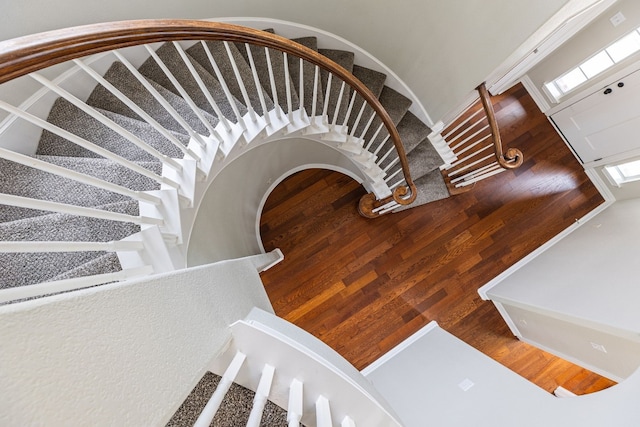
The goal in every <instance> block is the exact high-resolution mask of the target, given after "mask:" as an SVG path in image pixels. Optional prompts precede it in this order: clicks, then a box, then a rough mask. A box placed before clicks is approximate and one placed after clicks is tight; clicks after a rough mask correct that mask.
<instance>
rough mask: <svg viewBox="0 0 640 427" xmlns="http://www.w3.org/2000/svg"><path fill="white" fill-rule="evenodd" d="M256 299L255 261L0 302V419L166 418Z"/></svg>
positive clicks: (146, 422)
mask: <svg viewBox="0 0 640 427" xmlns="http://www.w3.org/2000/svg"><path fill="white" fill-rule="evenodd" d="M265 257H266V258H269V259H270V258H271V257H270V256H268V255H263V256H261V257H260V260H261V259H262V258H265ZM254 306H257V307H260V308H261V309H263V310H267V311H270V312H273V309H272V308H271V304H270V303H269V300H268V298H267V295H266V293H265V291H264V287H263V285H262V282H261V281H260V278H259V276H258V273H257V272H256V267H255V266H254V261H253V260H252V259H245V260H235V261H224V262H221V263H219V264H217V265H212V266H204V267H198V268H194V269H191V270H189V271H182V272H175V273H170V274H163V275H158V276H154V277H153V278H152V279H148V280H139V281H132V282H130V283H120V284H111V285H104V286H98V287H94V288H90V289H86V290H83V291H77V292H74V293H67V294H62V295H57V296H52V297H47V298H41V299H38V300H32V301H27V302H24V303H19V304H12V305H6V306H2V307H0V425H2V426H27V425H29V426H35V425H55V426H65V425H66V426H71V425H117V426H136V427H138V426H150V425H163V424H164V423H166V422H167V421H168V419H169V418H170V417H171V415H172V414H173V412H174V411H175V410H176V409H177V408H178V406H179V405H180V404H181V403H182V401H183V400H184V398H185V397H186V396H187V394H188V393H189V392H190V391H191V389H192V388H193V386H194V385H195V384H196V383H197V382H198V380H199V379H200V378H201V376H202V375H203V373H204V371H205V367H206V366H208V365H209V364H210V362H211V360H212V359H213V358H214V357H216V356H217V355H218V353H219V352H220V351H222V350H223V347H224V345H226V343H227V341H228V339H229V338H230V330H229V328H228V325H230V324H231V323H232V322H234V321H236V320H239V319H242V318H244V317H245V316H246V315H247V314H248V313H249V311H250V310H251V308H253V307H254Z"/></svg>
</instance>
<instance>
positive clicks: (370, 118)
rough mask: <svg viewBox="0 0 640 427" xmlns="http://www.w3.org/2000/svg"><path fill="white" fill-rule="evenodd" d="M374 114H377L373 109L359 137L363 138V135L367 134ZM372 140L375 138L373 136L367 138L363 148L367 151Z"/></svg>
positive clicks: (374, 116)
mask: <svg viewBox="0 0 640 427" xmlns="http://www.w3.org/2000/svg"><path fill="white" fill-rule="evenodd" d="M376 116H377V114H376V112H375V111H374V112H373V113H371V116H370V117H369V120H368V121H367V125H366V126H365V127H364V130H363V131H362V132H361V133H360V138H361V139H364V137H365V136H366V135H367V132H368V131H369V128H370V127H371V124H372V123H373V119H375V118H376ZM374 140H375V138H371V139H370V140H369V143H368V144H367V146H366V147H365V150H367V151H369V149H370V148H371V145H372V144H373V141H374Z"/></svg>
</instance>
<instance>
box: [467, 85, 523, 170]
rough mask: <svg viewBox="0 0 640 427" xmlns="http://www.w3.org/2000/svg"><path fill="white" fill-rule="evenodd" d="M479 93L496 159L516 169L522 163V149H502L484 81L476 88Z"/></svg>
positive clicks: (505, 166)
mask: <svg viewBox="0 0 640 427" xmlns="http://www.w3.org/2000/svg"><path fill="white" fill-rule="evenodd" d="M476 90H477V91H478V93H479V94H480V100H481V101H482V106H483V107H484V111H485V113H486V114H487V120H488V121H489V127H490V128H491V133H492V135H493V145H494V147H495V153H496V159H497V160H498V163H499V164H500V166H502V167H503V168H505V169H516V168H518V167H520V165H522V162H523V161H524V156H523V155H522V151H520V150H518V149H517V148H509V149H508V150H507V152H506V153H503V151H502V137H501V136H500V129H499V128H498V121H497V120H496V114H495V111H494V110H493V104H492V103H491V96H490V95H489V91H488V90H487V87H486V85H485V84H484V83H482V84H481V85H480V86H478V87H477V88H476Z"/></svg>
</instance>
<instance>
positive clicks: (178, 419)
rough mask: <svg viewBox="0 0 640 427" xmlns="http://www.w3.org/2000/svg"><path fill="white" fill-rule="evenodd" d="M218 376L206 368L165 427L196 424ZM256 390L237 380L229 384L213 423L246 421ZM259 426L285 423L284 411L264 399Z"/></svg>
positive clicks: (227, 425)
mask: <svg viewBox="0 0 640 427" xmlns="http://www.w3.org/2000/svg"><path fill="white" fill-rule="evenodd" d="M220 378H221V377H220V376H218V375H216V374H213V373H211V372H207V373H206V374H205V375H204V376H203V377H202V379H201V380H200V381H199V382H198V384H197V385H196V386H195V388H194V389H193V390H192V391H191V393H190V394H189V396H188V397H187V398H186V400H185V401H184V402H183V403H182V405H181V406H180V408H178V410H177V411H176V412H175V413H174V414H173V416H172V417H171V419H170V420H169V422H168V423H167V424H166V427H186V426H192V425H194V424H195V422H196V420H197V419H198V416H199V415H200V413H201V412H202V410H203V409H204V407H205V405H206V404H207V401H208V400H209V398H210V397H211V395H212V394H213V392H214V391H215V389H216V387H217V386H218V383H219V382H220ZM254 396H255V393H254V392H253V391H251V390H249V389H246V388H244V387H242V386H240V385H238V384H235V383H234V384H232V385H231V388H230V389H229V391H228V392H227V394H226V395H225V397H224V399H223V401H222V404H221V405H220V409H219V410H218V412H217V413H216V415H215V417H214V419H213V422H212V424H211V425H212V426H215V427H237V426H241V425H242V426H243V425H246V424H247V421H248V419H249V414H250V413H251V407H252V405H253V398H254ZM260 426H262V427H287V426H288V423H287V412H286V411H285V410H284V409H282V408H280V407H279V406H277V405H276V404H274V403H273V402H271V401H267V403H266V405H265V407H264V411H263V413H262V420H261V422H260Z"/></svg>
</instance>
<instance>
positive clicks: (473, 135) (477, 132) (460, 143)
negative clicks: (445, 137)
mask: <svg viewBox="0 0 640 427" xmlns="http://www.w3.org/2000/svg"><path fill="white" fill-rule="evenodd" d="M469 129H471V128H469ZM487 129H489V125H486V126H484V127H482V128H480V129H479V130H478V131H476V132H474V133H473V134H472V135H469V136H468V137H466V138H465V139H463V140H462V141H460V142H459V143H457V144H456V145H454V146H453V147H451V150H453V151H454V152H455V151H456V150H457V149H458V148H460V147H462V146H463V145H464V144H465V143H466V142H468V141H470V140H472V139H473V138H474V137H475V136H477V135H479V134H481V133H482V132H484V131H486V130H487ZM464 133H466V131H465V132H462V133H461V134H460V135H457V136H456V138H454V139H453V140H452V141H451V143H453V142H454V141H456V140H457V139H459V137H460V136H461V135H463V134H464ZM449 145H451V144H449Z"/></svg>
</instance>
